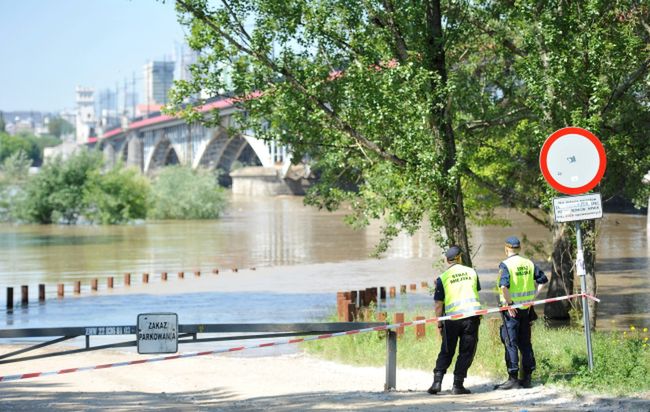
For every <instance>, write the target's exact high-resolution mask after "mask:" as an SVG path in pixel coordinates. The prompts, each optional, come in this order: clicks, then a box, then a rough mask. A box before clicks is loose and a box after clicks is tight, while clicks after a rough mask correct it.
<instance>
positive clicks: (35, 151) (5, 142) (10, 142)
mask: <svg viewBox="0 0 650 412" xmlns="http://www.w3.org/2000/svg"><path fill="white" fill-rule="evenodd" d="M60 143H61V140H59V139H57V138H56V137H52V136H42V137H38V136H35V135H32V134H29V133H20V134H18V135H16V136H11V135H9V134H7V133H3V132H0V162H3V161H4V160H5V159H6V158H7V157H9V156H11V155H13V154H14V153H16V152H19V151H23V152H24V153H26V154H27V156H28V157H29V158H30V159H31V160H32V165H34V166H40V165H41V163H42V162H43V149H44V148H46V147H51V146H56V145H58V144H60Z"/></svg>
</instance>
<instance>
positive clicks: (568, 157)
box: [539, 127, 607, 195]
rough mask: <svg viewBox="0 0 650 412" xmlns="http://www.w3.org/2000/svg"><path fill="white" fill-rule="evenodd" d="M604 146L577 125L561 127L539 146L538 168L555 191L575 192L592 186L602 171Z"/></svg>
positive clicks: (599, 177) (585, 190)
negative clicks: (540, 149) (540, 148)
mask: <svg viewBox="0 0 650 412" xmlns="http://www.w3.org/2000/svg"><path fill="white" fill-rule="evenodd" d="M606 166H607V157H606V156H605V148H604V147H603V145H602V143H600V140H598V138H597V137H596V136H594V135H593V133H591V132H590V131H588V130H585V129H582V128H580V127H565V128H563V129H560V130H558V131H556V132H555V133H553V134H552V135H550V136H549V137H548V139H546V141H545V142H544V145H543V146H542V151H541V153H540V156H539V167H540V169H541V170H542V174H543V175H544V179H546V181H547V182H548V184H550V185H551V186H552V187H553V188H554V189H555V190H557V191H558V192H561V193H565V194H568V195H579V194H582V193H586V192H588V191H589V190H591V189H593V188H594V187H595V186H596V185H597V184H598V182H600V179H602V177H603V175H604V174H605V167H606Z"/></svg>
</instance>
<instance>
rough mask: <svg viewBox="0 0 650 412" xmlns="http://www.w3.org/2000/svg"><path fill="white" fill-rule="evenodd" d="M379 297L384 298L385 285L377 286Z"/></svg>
mask: <svg viewBox="0 0 650 412" xmlns="http://www.w3.org/2000/svg"><path fill="white" fill-rule="evenodd" d="M379 299H381V300H386V287H385V286H382V287H380V288H379Z"/></svg>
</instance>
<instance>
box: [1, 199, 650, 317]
mask: <svg viewBox="0 0 650 412" xmlns="http://www.w3.org/2000/svg"><path fill="white" fill-rule="evenodd" d="M344 215H345V210H342V211H337V212H334V213H328V212H325V211H318V210H316V209H315V208H312V207H306V206H303V204H302V198H299V197H274V198H257V197H256V198H250V197H234V196H231V199H230V206H229V208H228V210H227V211H226V212H225V214H224V215H223V216H222V217H221V218H220V219H218V220H211V221H160V222H146V223H141V224H132V225H126V226H57V225H51V226H36V225H9V224H4V225H0V287H1V288H2V292H3V293H2V296H1V297H0V299H2V301H0V302H1V304H2V307H3V308H4V307H5V302H4V298H5V296H4V288H5V286H14V287H17V288H16V289H18V290H17V291H16V292H15V293H19V286H20V285H24V284H27V285H30V288H31V290H32V293H35V292H34V291H35V289H36V285H37V284H38V283H45V284H47V285H48V302H47V303H46V304H44V305H37V304H34V305H31V304H30V306H28V307H23V308H21V307H19V306H18V307H17V308H16V309H15V310H14V311H12V312H8V313H7V316H6V317H5V321H4V322H0V327H5V326H9V327H28V326H29V327H34V326H37V325H38V326H45V325H47V326H52V325H61V326H62V325H84V324H88V323H90V324H99V323H104V324H118V323H123V324H130V323H133V322H131V321H130V320H131V318H133V319H135V315H134V314H135V313H138V312H139V311H155V310H160V311H170V310H171V311H177V312H180V313H179V317H180V318H181V319H182V320H183V323H187V322H228V321H230V322H232V321H241V322H244V321H248V322H254V321H304V320H311V319H318V318H322V317H323V316H325V315H327V314H328V313H330V312H331V311H332V310H333V305H334V303H335V299H334V296H335V295H334V292H335V291H336V290H347V289H346V288H348V289H351V288H356V287H359V288H360V287H364V286H365V287H370V286H389V285H392V284H396V282H401V283H406V282H408V281H411V282H415V281H418V284H419V281H420V280H429V281H430V282H432V280H433V279H434V278H435V277H436V275H437V273H439V268H441V267H442V266H441V253H442V251H441V250H440V248H438V247H437V246H436V245H435V244H434V243H433V242H432V241H431V240H430V239H429V237H428V236H427V234H426V231H424V230H422V231H420V232H418V233H416V234H415V235H414V236H412V237H409V236H404V235H403V236H400V237H399V238H398V239H396V240H395V242H394V243H393V244H392V245H391V247H390V249H389V250H388V251H387V252H386V253H385V254H384V255H383V259H382V260H379V261H378V260H376V259H373V258H370V257H369V255H370V254H371V252H372V251H373V248H374V246H375V245H376V243H377V242H378V240H379V238H380V226H379V225H378V224H373V225H371V226H370V227H368V228H365V229H362V230H353V229H351V228H350V227H349V226H347V225H346V224H345V223H344V222H343V217H344ZM497 215H498V216H499V217H502V218H506V219H508V220H510V221H511V223H512V225H511V226H509V227H502V226H472V227H471V232H472V242H473V244H474V250H475V252H476V255H475V258H474V261H475V265H476V267H477V269H478V270H479V273H480V274H481V277H482V279H484V281H483V289H484V291H483V292H482V293H483V294H484V295H485V296H488V294H489V293H491V291H490V288H491V287H493V285H494V280H495V278H496V267H497V266H498V262H499V261H500V260H501V259H502V258H503V240H504V239H505V238H506V237H507V236H509V235H517V236H520V237H521V238H523V237H524V236H525V237H526V238H527V239H528V241H529V242H546V244H547V245H546V251H547V252H548V251H549V249H548V248H549V246H548V243H549V242H550V234H549V233H548V232H547V231H546V230H545V229H543V228H541V227H540V226H539V225H537V224H535V223H534V222H533V221H532V220H531V219H530V218H528V217H526V216H523V215H522V214H520V213H518V212H516V211H514V210H509V209H500V210H498V211H497ZM646 227H647V221H646V217H645V216H644V215H627V214H606V215H605V216H604V218H603V219H601V220H600V221H599V223H598V230H599V238H598V249H597V267H596V269H597V281H598V296H599V297H600V298H601V299H603V302H602V303H601V304H600V305H599V306H598V317H599V323H598V326H599V328H605V329H623V328H627V327H629V325H636V326H637V327H639V326H646V327H647V326H650V315H649V314H648V307H650V297H649V296H650V293H649V292H650V276H649V273H650V263H649V260H650V259H649V255H650V249H649V247H650V246H649V243H648V233H647V230H646ZM531 249H532V248H531V247H529V249H528V251H530V250H531ZM523 254H526V249H525V248H524V253H523ZM543 256H544V253H538V254H537V255H534V257H535V258H536V261H537V262H538V263H540V264H541V265H542V267H545V268H548V263H547V262H544V261H543ZM235 267H236V268H241V271H240V272H241V273H244V272H247V274H243V275H242V277H241V280H237V279H236V278H233V277H232V276H231V277H230V278H229V279H230V280H228V281H226V280H224V282H225V283H224V287H223V289H221V290H218V291H211V292H208V291H201V290H194V291H192V290H186V291H183V293H180V294H179V293H175V294H174V293H172V292H171V290H168V292H170V293H171V294H170V293H164V292H163V293H154V294H152V293H149V292H148V290H147V289H146V288H133V290H135V292H132V293H130V294H120V293H114V294H107V293H102V292H101V290H102V288H104V286H103V285H105V279H106V277H107V276H116V285H117V283H119V282H118V279H119V280H120V281H121V276H122V273H124V272H131V273H133V274H134V279H139V278H136V276H137V274H140V273H142V272H149V273H151V274H152V283H153V282H156V283H160V282H159V280H157V276H158V275H157V274H159V273H160V272H161V271H167V272H169V273H170V277H172V276H175V274H176V272H178V271H185V272H187V273H188V275H186V276H187V277H190V276H189V274H191V273H192V272H193V271H194V270H201V271H202V272H203V273H206V275H204V276H203V277H205V276H207V273H209V272H210V271H211V269H212V268H220V269H221V271H222V272H224V269H225V271H228V272H232V270H231V268H235ZM251 268H255V269H256V270H252V269H251ZM91 278H100V284H101V285H102V288H100V293H98V294H96V296H90V294H89V293H85V292H84V294H83V296H85V297H82V298H74V299H68V298H66V299H62V300H56V299H54V297H55V288H54V286H55V285H56V284H57V283H60V282H67V283H68V284H70V283H71V282H72V281H74V280H82V281H84V282H85V285H87V284H88V281H89V279H91ZM245 279H249V280H250V282H249V283H248V285H247V286H246V287H243V286H242V285H241V284H243V283H245ZM187 280H188V282H186V284H188V283H189V279H187ZM389 281H393V283H392V284H389V283H387V282H389ZM228 282H229V283H228ZM283 282H284V283H283ZM381 282H384V283H381ZM252 284H255V285H257V286H258V287H255V286H251V285H252ZM292 284H293V285H295V288H296V290H290V289H291V285H292ZM280 285H285V286H282V288H284V289H281V287H280ZM287 285H288V286H287ZM239 286H241V287H239ZM84 287H85V288H87V287H88V286H84ZM151 288H154V286H151ZM151 290H153V289H151ZM70 292H71V290H70V291H66V294H70ZM176 292H178V291H176ZM189 293H192V294H193V295H192V298H191V299H190V298H188V296H189V295H188V294H189ZM244 294H245V295H246V298H243V295H244ZM287 294H291V295H292V297H291V299H288V298H287ZM418 296H419V297H418V298H417V299H419V300H417V299H416V300H414V301H417V302H419V303H423V302H429V299H430V297H428V296H426V295H425V294H420V295H418ZM215 297H218V299H217V298H215ZM18 298H19V297H18V296H17V297H16V299H18ZM414 299H415V298H414ZM487 299H489V300H488V301H487V303H488V305H489V306H492V302H493V299H492V298H491V297H489V296H488V297H487ZM215 301H218V302H219V304H218V305H217V306H216V307H215V303H214V302H215ZM287 302H289V303H287ZM427 304H428V303H427ZM251 307H252V308H255V309H253V310H251V309H250V308H251ZM116 308H121V310H119V311H118V310H116ZM215 308H216V309H215ZM247 308H248V309H247ZM120 313H122V314H124V315H123V316H120ZM181 313H182V314H183V315H182V316H181ZM244 313H245V314H244Z"/></svg>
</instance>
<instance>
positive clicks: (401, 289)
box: [399, 285, 406, 295]
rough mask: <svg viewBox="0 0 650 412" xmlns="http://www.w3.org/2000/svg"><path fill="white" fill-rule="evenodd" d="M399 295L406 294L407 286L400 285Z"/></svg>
mask: <svg viewBox="0 0 650 412" xmlns="http://www.w3.org/2000/svg"><path fill="white" fill-rule="evenodd" d="M399 293H400V294H401V295H403V294H405V293H406V285H399Z"/></svg>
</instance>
